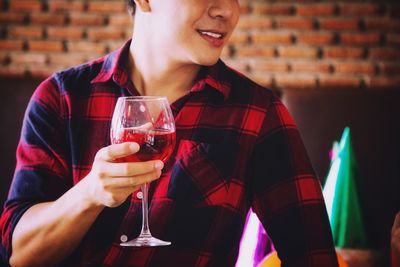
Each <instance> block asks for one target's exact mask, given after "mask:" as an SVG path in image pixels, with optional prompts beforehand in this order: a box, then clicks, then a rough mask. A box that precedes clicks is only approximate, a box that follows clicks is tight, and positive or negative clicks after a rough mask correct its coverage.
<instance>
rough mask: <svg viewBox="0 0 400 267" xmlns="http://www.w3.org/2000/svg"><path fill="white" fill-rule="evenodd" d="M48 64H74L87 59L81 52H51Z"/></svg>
mask: <svg viewBox="0 0 400 267" xmlns="http://www.w3.org/2000/svg"><path fill="white" fill-rule="evenodd" d="M48 56H49V64H51V65H60V66H74V65H79V64H82V63H84V62H86V61H87V58H86V55H85V54H82V53H51V54H49V55H48Z"/></svg>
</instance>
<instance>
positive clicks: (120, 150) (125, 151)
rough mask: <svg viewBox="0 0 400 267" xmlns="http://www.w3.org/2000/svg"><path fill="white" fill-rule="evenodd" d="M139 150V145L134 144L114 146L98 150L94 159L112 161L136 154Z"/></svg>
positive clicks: (127, 143) (126, 143)
mask: <svg viewBox="0 0 400 267" xmlns="http://www.w3.org/2000/svg"><path fill="white" fill-rule="evenodd" d="M139 149H140V147H139V145H138V144H137V143H134V142H125V143H121V144H114V145H110V146H107V147H103V148H102V149H100V150H99V151H98V152H97V154H96V159H102V160H105V161H113V160H115V159H117V158H122V157H126V156H129V155H131V154H134V153H136V152H138V151H139Z"/></svg>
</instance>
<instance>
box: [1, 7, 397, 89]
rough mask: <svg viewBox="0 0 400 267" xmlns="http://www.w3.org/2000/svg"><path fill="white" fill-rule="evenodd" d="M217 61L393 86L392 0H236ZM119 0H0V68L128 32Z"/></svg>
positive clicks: (56, 56)
mask: <svg viewBox="0 0 400 267" xmlns="http://www.w3.org/2000/svg"><path fill="white" fill-rule="evenodd" d="M241 3H242V5H241V6H242V7H241V9H242V17H241V19H240V21H239V25H238V28H237V30H236V32H235V34H234V35H233V37H232V40H231V43H230V45H229V46H228V47H227V48H226V49H225V50H224V53H223V58H224V59H225V61H226V62H227V63H228V64H230V65H231V66H233V67H234V68H237V69H238V70H240V71H242V72H244V73H246V74H248V75H249V76H251V77H253V78H254V79H255V80H257V81H258V82H260V83H262V84H264V85H267V86H269V87H272V88H275V89H281V88H340V87H343V88H374V89H375V88H400V75H398V73H400V19H399V17H400V4H399V3H398V2H397V1H394V0H393V1H378V0H375V1H374V0H370V1H362V0H352V1H351V0H346V1H332V0H320V1H313V0H307V1H291V0H285V1H271V0H270V1H267V0H253V1H252V0H241ZM130 35H131V19H130V17H129V16H128V14H127V12H126V9H125V5H124V3H123V1H122V0H103V1H99V0H90V1H89V0H0V49H1V50H0V75H1V76H10V75H11V76H25V75H28V76H29V75H30V76H34V77H46V76H48V75H50V74H51V73H52V72H54V71H56V70H58V69H63V68H66V67H68V66H72V65H76V64H80V63H82V62H85V61H87V60H90V59H93V58H96V57H99V56H101V55H103V54H105V53H107V52H109V51H112V50H114V49H116V48H118V47H119V46H120V45H121V44H122V43H123V42H124V40H126V39H128V38H130Z"/></svg>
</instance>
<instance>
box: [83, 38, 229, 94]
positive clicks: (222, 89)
mask: <svg viewBox="0 0 400 267" xmlns="http://www.w3.org/2000/svg"><path fill="white" fill-rule="evenodd" d="M131 41H132V40H128V41H127V42H126V43H125V44H124V45H123V46H122V47H121V48H120V49H118V50H116V51H114V52H112V53H110V54H108V55H107V56H106V57H105V59H104V63H103V65H102V67H101V70H100V72H99V73H98V74H97V75H96V76H95V77H94V78H93V79H92V81H91V83H103V82H108V81H109V80H110V79H112V80H113V81H114V82H115V83H117V84H119V85H121V86H125V85H126V84H127V83H128V82H129V81H130V80H129V74H128V60H129V46H130V44H131ZM229 76H230V75H229V72H228V67H227V66H226V65H225V63H224V62H222V61H221V60H218V62H217V63H216V64H214V65H212V66H203V67H202V68H201V70H200V72H199V75H198V78H197V81H196V82H195V84H194V85H193V86H192V88H191V92H199V91H202V90H203V89H204V88H206V87H209V88H211V89H213V90H216V91H217V92H219V93H221V94H222V96H223V97H224V100H226V99H227V98H228V97H229V93H230V88H231V83H230V82H229V79H228V77H229Z"/></svg>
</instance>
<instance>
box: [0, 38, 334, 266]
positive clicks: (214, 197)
mask: <svg viewBox="0 0 400 267" xmlns="http://www.w3.org/2000/svg"><path fill="white" fill-rule="evenodd" d="M129 44H130V42H127V43H126V44H125V45H124V46H123V47H122V48H121V49H120V50H118V51H116V52H113V53H111V54H109V55H107V56H105V57H104V58H101V59H98V60H95V61H93V62H90V63H88V64H84V65H81V66H78V67H75V68H71V69H68V70H66V71H63V72H59V73H57V74H55V75H54V76H52V77H50V78H49V79H47V80H46V81H44V82H43V83H42V84H41V85H39V87H38V88H37V90H36V91H35V93H34V95H33V96H32V99H31V101H30V103H29V106H28V109H27V112H26V115H25V119H24V124H23V130H22V136H21V140H20V143H19V146H18V149H17V159H18V160H17V167H16V172H15V176H14V179H13V183H12V186H11V189H10V193H9V197H8V200H7V202H6V204H5V209H4V212H3V215H2V217H1V221H0V228H1V233H2V235H1V241H2V242H1V244H2V245H1V255H2V257H3V258H5V259H8V258H9V256H10V253H11V235H12V231H13V229H14V227H15V225H16V223H17V222H18V219H19V218H20V217H21V215H22V214H23V213H24V211H26V210H27V209H28V208H29V207H31V206H32V205H34V204H36V203H39V202H43V201H52V200H55V199H57V198H59V197H60V196H61V195H62V194H63V193H64V192H66V191H67V190H68V189H70V188H71V187H72V186H73V185H74V184H76V183H77V182H78V181H79V180H81V179H82V178H84V177H85V176H86V175H87V174H88V172H89V171H90V169H91V164H92V162H93V159H94V156H95V153H96V152H97V151H98V150H99V149H100V148H102V147H104V146H107V145H109V144H110V137H109V131H110V120H111V116H112V113H113V109H114V106H115V104H116V100H117V98H118V97H119V96H127V95H138V92H137V90H136V89H135V88H134V86H133V84H132V82H131V81H130V79H129V76H128V72H127V62H128V58H129V57H128V53H129V49H128V48H129ZM171 107H172V110H173V113H174V116H175V121H176V128H177V145H176V148H175V152H174V154H173V156H172V157H171V159H170V160H169V162H167V164H166V166H165V168H164V170H163V174H162V177H161V179H159V180H157V181H156V182H153V183H151V187H150V191H149V200H150V211H149V221H150V227H151V231H152V233H153V234H154V235H155V236H157V237H159V238H161V239H164V240H169V241H171V242H172V245H171V246H167V247H155V248H154V247H153V248H126V247H121V246H119V243H120V237H121V236H122V235H127V236H128V237H129V238H133V237H136V236H137V235H138V234H139V232H140V229H141V200H140V199H139V198H138V196H137V195H136V192H134V193H133V194H132V196H131V197H129V198H128V199H127V201H126V202H125V203H124V204H122V205H121V206H119V207H117V208H105V209H104V210H103V212H102V213H101V214H100V216H99V217H98V218H97V220H96V221H95V222H94V224H93V225H92V227H91V228H90V229H89V231H88V232H87V234H86V235H85V237H84V238H83V240H82V242H81V243H80V245H79V246H78V247H77V248H76V250H75V251H74V253H73V254H72V255H71V256H70V257H69V258H68V259H66V260H65V261H64V262H63V263H62V264H60V266H185V267H186V266H217V267H222V266H234V264H235V261H236V258H237V254H238V249H239V243H240V238H241V234H242V231H243V226H244V221H245V218H246V214H247V212H248V210H249V208H250V207H252V208H253V210H254V211H255V212H256V214H257V215H258V217H259V218H260V220H261V222H262V223H263V225H264V227H265V228H266V230H267V232H268V233H269V235H270V236H271V238H272V240H273V242H274V245H275V247H276V249H277V251H278V253H279V257H280V258H281V260H282V266H296V267H300V266H324V267H331V266H337V262H336V255H335V251H334V247H333V243H332V237H331V231H330V226H329V222H328V218H327V215H326V210H325V206H324V202H323V198H322V194H321V187H320V184H319V181H318V179H317V178H316V177H315V175H314V172H313V170H312V166H311V164H310V161H309V159H308V157H307V154H306V151H305V149H304V146H303V143H302V141H301V138H300V135H299V132H298V130H297V128H296V126H295V123H294V121H293V119H292V118H291V116H290V114H289V113H288V111H287V109H286V108H285V107H284V106H283V105H282V103H281V102H280V100H279V99H278V98H277V97H275V96H274V94H273V93H271V91H270V90H267V89H265V88H263V87H261V86H259V85H257V84H255V83H254V82H252V81H250V80H249V79H247V78H246V77H244V76H242V75H241V74H239V73H237V72H235V71H233V70H231V69H229V68H228V67H226V66H225V65H224V63H222V62H221V61H219V62H218V63H217V64H216V65H214V66H212V67H203V68H202V69H201V71H200V73H199V75H198V78H197V79H196V83H195V85H194V86H193V87H192V88H191V90H190V92H188V94H187V95H185V96H184V97H182V98H180V99H179V100H177V101H176V102H175V103H173V104H172V105H171ZM77 223H79V222H77Z"/></svg>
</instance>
